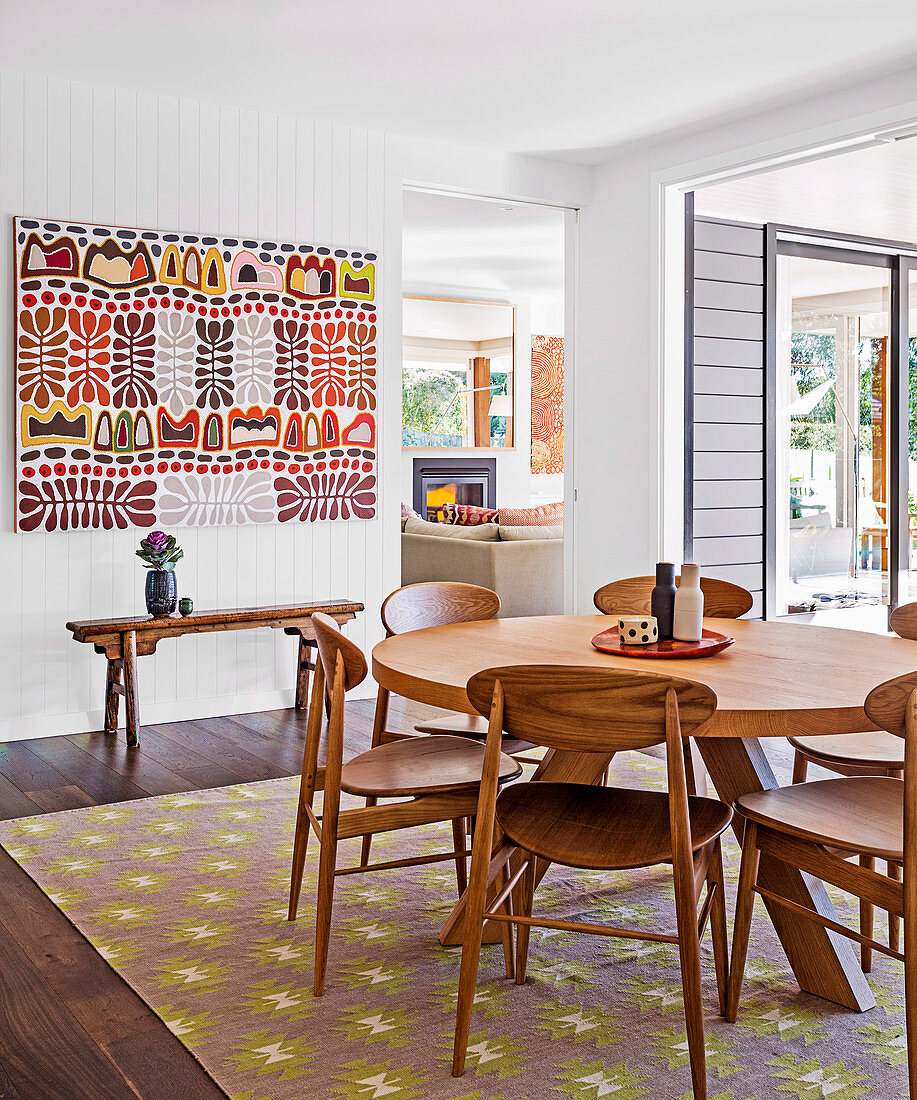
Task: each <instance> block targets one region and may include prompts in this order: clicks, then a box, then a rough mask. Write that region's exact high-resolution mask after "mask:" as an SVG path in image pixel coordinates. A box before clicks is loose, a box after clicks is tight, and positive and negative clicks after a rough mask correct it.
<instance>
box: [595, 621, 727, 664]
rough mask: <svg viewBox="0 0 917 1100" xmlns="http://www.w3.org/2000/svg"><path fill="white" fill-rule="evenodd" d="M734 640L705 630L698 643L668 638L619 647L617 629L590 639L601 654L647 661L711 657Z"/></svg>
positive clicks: (604, 631)
mask: <svg viewBox="0 0 917 1100" xmlns="http://www.w3.org/2000/svg"><path fill="white" fill-rule="evenodd" d="M734 641H735V638H729V637H727V636H726V635H725V634H717V632H716V631H715V630H705V631H704V633H703V636H702V638H701V640H700V641H699V642H677V641H675V639H674V638H669V639H668V640H667V641H664V642H651V643H650V644H649V645H621V639H620V637H619V636H618V628H617V627H616V626H615V627H612V628H611V630H603V631H602V633H601V634H596V636H595V637H594V638H593V639H592V644H593V645H594V646H595V648H596V649H600V650H601V651H602V652H603V653H614V654H615V656H617V657H643V658H645V659H647V660H650V659H655V660H657V661H658V660H666V659H668V660H672V659H673V658H674V659H676V660H679V661H684V660H688V659H689V658H693V657H712V656H713V655H714V654H715V653H719V652H721V650H724V649H726V647H727V646H731V645H732V644H733V642H734Z"/></svg>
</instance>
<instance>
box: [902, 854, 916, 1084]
mask: <svg viewBox="0 0 917 1100" xmlns="http://www.w3.org/2000/svg"><path fill="white" fill-rule="evenodd" d="M905 859H906V860H907V855H905ZM912 875H913V859H911V860H909V861H908V864H907V866H905V868H904V1013H905V1016H904V1020H905V1030H906V1035H907V1073H908V1085H909V1090H910V1091H909V1092H908V1096H917V898H915V896H914V895H915V891H917V887H915V885H913V884H912Z"/></svg>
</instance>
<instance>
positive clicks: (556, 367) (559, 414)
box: [532, 336, 564, 474]
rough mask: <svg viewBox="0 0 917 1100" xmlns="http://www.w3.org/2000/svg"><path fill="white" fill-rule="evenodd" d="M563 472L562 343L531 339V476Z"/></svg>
mask: <svg viewBox="0 0 917 1100" xmlns="http://www.w3.org/2000/svg"><path fill="white" fill-rule="evenodd" d="M563 472H564V340H563V337H562V336H533V337H532V473H533V474H562V473H563Z"/></svg>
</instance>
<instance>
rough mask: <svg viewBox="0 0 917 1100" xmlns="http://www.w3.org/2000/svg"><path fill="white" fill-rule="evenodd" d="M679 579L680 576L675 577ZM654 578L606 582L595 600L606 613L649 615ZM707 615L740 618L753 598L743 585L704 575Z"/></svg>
mask: <svg viewBox="0 0 917 1100" xmlns="http://www.w3.org/2000/svg"><path fill="white" fill-rule="evenodd" d="M675 579H676V582H677V581H678V580H679V579H680V578H678V577H676V578H675ZM655 584H656V578H655V577H627V578H625V579H624V580H620V581H611V583H610V584H605V585H603V586H602V587H601V588H600V589H598V591H597V592H596V593H595V595H594V596H593V597H592V602H593V603H594V604H595V606H596V607H597V608H598V609H599V611H601V612H602V613H603V614H605V615H648V614H649V613H650V597H651V595H652V592H653V586H654V585H655ZM700 587H701V591H702V592H703V594H704V615H706V616H708V617H709V618H711V619H738V618H739V617H740V616H741V615H744V614H745V613H746V611H750V610H751V607H752V604H753V603H754V599H753V597H752V594H751V593H750V592H749V591H747V589H745V588H742V586H741V585H738V584H732V583H731V582H730V581H721V580H717V578H716V577H701V579H700Z"/></svg>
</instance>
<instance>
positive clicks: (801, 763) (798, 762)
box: [793, 749, 809, 783]
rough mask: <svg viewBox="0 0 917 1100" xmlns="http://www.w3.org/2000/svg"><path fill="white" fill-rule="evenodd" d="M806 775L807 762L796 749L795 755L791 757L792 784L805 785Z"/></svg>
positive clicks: (807, 769)
mask: <svg viewBox="0 0 917 1100" xmlns="http://www.w3.org/2000/svg"><path fill="white" fill-rule="evenodd" d="M808 774H809V761H808V760H807V759H806V758H805V757H804V756H803V755H802V753H801V752H800V751H799V749H797V750H796V755H795V756H794V757H793V782H794V783H805V781H806V776H807V775H808Z"/></svg>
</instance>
